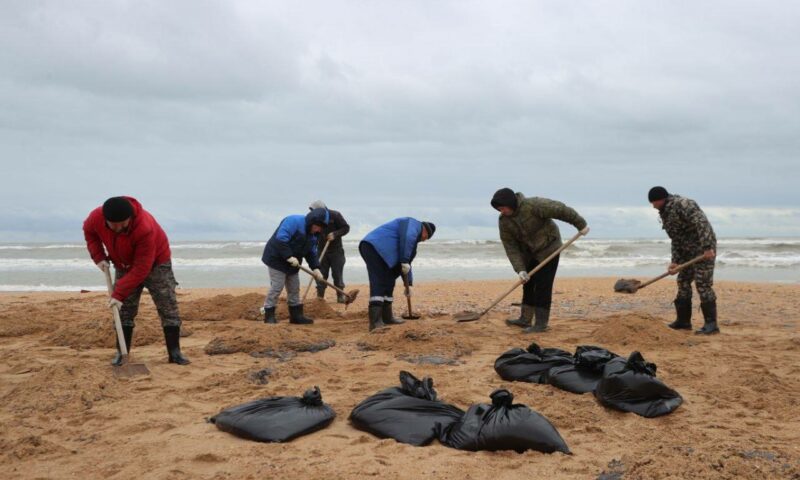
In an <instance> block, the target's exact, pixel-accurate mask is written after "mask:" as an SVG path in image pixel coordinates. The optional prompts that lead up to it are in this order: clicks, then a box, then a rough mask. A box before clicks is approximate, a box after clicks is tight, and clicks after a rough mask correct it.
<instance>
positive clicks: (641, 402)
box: [594, 352, 683, 418]
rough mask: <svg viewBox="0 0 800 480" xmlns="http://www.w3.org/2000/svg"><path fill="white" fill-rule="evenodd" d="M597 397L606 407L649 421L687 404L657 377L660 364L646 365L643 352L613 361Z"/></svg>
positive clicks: (598, 389)
mask: <svg viewBox="0 0 800 480" xmlns="http://www.w3.org/2000/svg"><path fill="white" fill-rule="evenodd" d="M594 396H595V397H597V400H598V401H599V402H600V403H601V404H602V405H604V406H606V407H610V408H615V409H617V410H622V411H623V412H633V413H636V414H638V415H641V416H643V417H647V418H653V417H660V416H661V415H666V414H668V413H672V412H673V411H675V409H676V408H678V407H679V406H680V405H681V404H682V403H683V398H682V397H681V395H680V394H679V393H678V392H676V391H675V390H673V389H671V388H669V387H668V386H666V385H665V384H664V383H663V382H662V381H661V380H659V379H657V378H656V365H655V364H654V363H648V362H646V361H645V360H644V357H642V354H641V353H639V352H633V353H631V355H630V356H629V357H628V359H627V360H625V359H623V358H615V359H613V360H611V361H609V362H608V363H607V364H606V366H605V369H604V371H603V378H602V379H601V380H600V382H599V383H598V384H597V388H596V389H595V391H594Z"/></svg>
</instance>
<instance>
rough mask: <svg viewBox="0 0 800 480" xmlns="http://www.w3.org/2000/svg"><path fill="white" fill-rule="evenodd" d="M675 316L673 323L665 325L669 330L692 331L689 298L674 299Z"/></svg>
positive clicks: (690, 300)
mask: <svg viewBox="0 0 800 480" xmlns="http://www.w3.org/2000/svg"><path fill="white" fill-rule="evenodd" d="M675 314H676V315H677V318H676V319H675V321H674V322H672V323H670V324H669V325H667V326H668V327H669V328H672V329H675V330H691V329H692V299H691V298H676V299H675Z"/></svg>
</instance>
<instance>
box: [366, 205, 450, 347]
mask: <svg viewBox="0 0 800 480" xmlns="http://www.w3.org/2000/svg"><path fill="white" fill-rule="evenodd" d="M435 231H436V225H434V224H432V223H430V222H420V221H419V220H416V219H414V218H411V217H401V218H395V219H394V220H392V221H391V222H389V223H385V224H383V225H381V226H380V227H378V228H376V229H375V230H373V231H371V232H369V233H368V234H367V236H366V237H364V239H363V240H361V243H360V244H359V245H358V251H359V253H361V258H363V259H364V263H366V264H367V274H368V275H369V329H370V331H372V330H374V329H376V328H380V327H383V326H386V325H397V324H400V323H403V320H401V319H399V318H394V315H393V314H392V302H393V301H394V297H393V295H394V285H395V282H396V281H397V277H399V276H400V275H401V274H402V275H406V278H407V279H408V285H409V287H408V289H406V296H409V297H410V296H411V285H413V281H414V279H413V275H412V272H411V262H412V261H413V260H414V257H416V256H417V244H418V243H419V242H424V241H425V240H428V239H429V238H431V237H432V236H433V233H434V232H435Z"/></svg>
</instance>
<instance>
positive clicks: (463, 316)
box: [453, 228, 589, 322]
mask: <svg viewBox="0 0 800 480" xmlns="http://www.w3.org/2000/svg"><path fill="white" fill-rule="evenodd" d="M586 233H589V229H588V228H587V229H586V232H585V233H581V232H578V233H576V234H575V235H574V236H573V237H572V238H570V239H569V240H568V241H567V242H566V243H564V245H561V246H560V247H559V248H558V250H556V251H555V252H553V253H551V254H550V255H549V256H548V257H547V258H545V259H544V260H542V261H541V262H539V264H538V265H536V268H534V269H533V270H531V271H530V272H528V276H529V277H532V276H533V274H534V273H536V272H538V271H539V270H541V269H542V268H543V267H544V266H545V265H547V264H548V263H549V262H550V260H552V259H554V258H555V257H556V256H557V255H558V254H560V253H561V252H563V251H564V249H565V248H567V247H569V246H570V245H572V244H573V243H574V242H575V240H577V239H579V238H580V237H581V236H583V235H585V234H586ZM523 283H524V282H523V281H522V279H519V280H517V281H516V283H514V286H512V287H511V288H509V289H508V291H507V292H506V293H504V294H502V295H500V296H499V297H497V300H495V301H494V302H492V304H491V305H489V307H487V308H486V309H485V310H483V311H482V312H480V313H479V312H461V313H457V314H455V315H453V318H454V319H455V320H456V321H457V322H474V321H475V320H480V318H481V317H483V316H484V315H486V314H487V313H489V310H491V309H493V308H494V307H495V305H497V304H498V303H500V301H501V300H503V299H504V298H506V297H507V296H508V295H509V294H510V293H511V292H513V291H514V290H516V289H517V287H519V286H520V285H522V284H523Z"/></svg>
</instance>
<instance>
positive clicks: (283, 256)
mask: <svg viewBox="0 0 800 480" xmlns="http://www.w3.org/2000/svg"><path fill="white" fill-rule="evenodd" d="M328 220H329V217H328V211H327V210H326V209H324V208H315V209H314V210H311V211H310V212H309V213H308V214H307V215H306V216H303V215H289V216H288V217H286V218H284V219H283V220H282V221H281V224H280V225H278V228H277V229H276V230H275V233H273V234H272V237H270V239H269V241H268V242H267V245H266V246H265V247H264V254H263V255H262V256H261V261H262V262H264V264H265V265H266V266H267V267H268V268H269V281H270V288H269V292H268V293H267V298H266V299H265V300H264V323H277V320H276V319H275V306H276V305H277V304H278V296H280V294H281V291H282V290H283V287H284V286H285V287H286V294H287V303H288V304H289V322H290V323H295V324H310V323H314V320H312V319H310V318H308V317H306V316H305V315H303V303H302V300H301V299H300V278H299V271H300V268H299V267H300V263H301V262H302V261H303V258H305V259H306V261H307V262H308V266H309V268H311V270H313V272H314V278H315V279H317V280H320V279H322V272H320V270H319V259H318V257H317V236H318V234H319V232H321V231H322V230H323V229H324V228H325V227H326V226H327V225H328Z"/></svg>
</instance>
